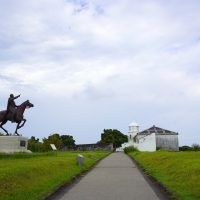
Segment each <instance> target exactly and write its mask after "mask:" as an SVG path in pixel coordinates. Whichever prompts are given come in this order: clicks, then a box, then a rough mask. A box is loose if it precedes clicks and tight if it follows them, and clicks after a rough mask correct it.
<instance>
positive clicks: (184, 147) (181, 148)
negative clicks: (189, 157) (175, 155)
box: [179, 146, 193, 151]
mask: <svg viewBox="0 0 200 200" xmlns="http://www.w3.org/2000/svg"><path fill="white" fill-rule="evenodd" d="M192 150H193V149H192V147H189V146H182V147H179V151H192Z"/></svg>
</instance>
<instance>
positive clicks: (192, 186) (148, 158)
mask: <svg viewBox="0 0 200 200" xmlns="http://www.w3.org/2000/svg"><path fill="white" fill-rule="evenodd" d="M129 155H130V156H132V157H133V158H134V159H135V160H136V161H137V162H138V163H139V164H140V165H141V166H142V167H143V168H144V170H145V172H146V173H147V174H149V175H151V176H153V177H155V178H156V179H157V180H158V182H160V183H161V184H162V185H164V186H165V187H166V188H167V189H168V190H169V191H170V192H171V193H172V195H173V197H174V198H175V199H179V200H199V199H200V152H166V151H158V152H153V153H147V152H130V153H129Z"/></svg>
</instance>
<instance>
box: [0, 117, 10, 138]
mask: <svg viewBox="0 0 200 200" xmlns="http://www.w3.org/2000/svg"><path fill="white" fill-rule="evenodd" d="M6 122H7V120H5V121H3V122H1V124H0V128H1V129H3V130H4V131H5V132H6V135H9V133H8V131H7V130H6V129H5V128H4V127H3V125H4V124H6Z"/></svg>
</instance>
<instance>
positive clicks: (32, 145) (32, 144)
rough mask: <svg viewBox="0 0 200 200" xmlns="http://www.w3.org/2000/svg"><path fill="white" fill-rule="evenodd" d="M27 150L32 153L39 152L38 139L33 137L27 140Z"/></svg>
mask: <svg viewBox="0 0 200 200" xmlns="http://www.w3.org/2000/svg"><path fill="white" fill-rule="evenodd" d="M28 150H30V151H33V152H41V151H42V143H41V142H40V141H39V139H38V138H37V139H36V138H35V136H31V138H30V139H29V140H28Z"/></svg>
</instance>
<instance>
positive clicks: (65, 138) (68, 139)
mask: <svg viewBox="0 0 200 200" xmlns="http://www.w3.org/2000/svg"><path fill="white" fill-rule="evenodd" d="M60 138H61V140H62V147H64V146H67V147H73V146H75V140H74V138H73V136H71V135H61V136H60Z"/></svg>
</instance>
